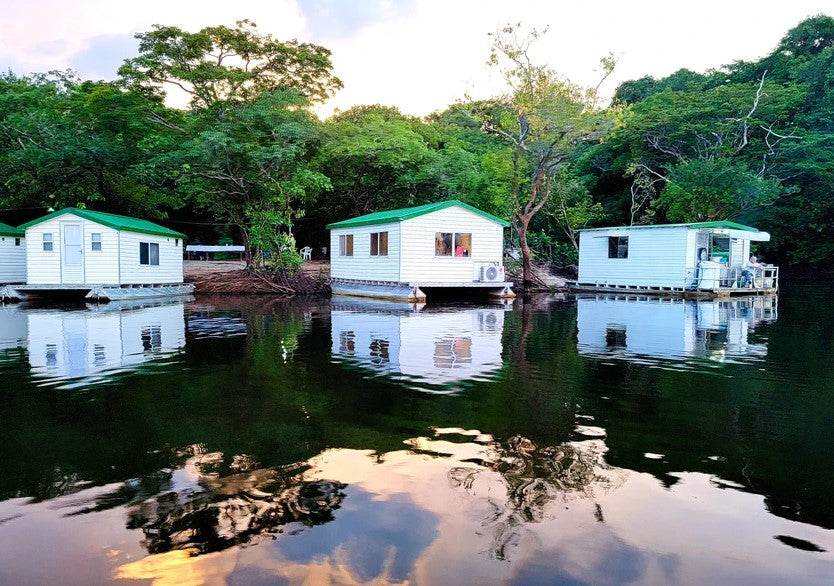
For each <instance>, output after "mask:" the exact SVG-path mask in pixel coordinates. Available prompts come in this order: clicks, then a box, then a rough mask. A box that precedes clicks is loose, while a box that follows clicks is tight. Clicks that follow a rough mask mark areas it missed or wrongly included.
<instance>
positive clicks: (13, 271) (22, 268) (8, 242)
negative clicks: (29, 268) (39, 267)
mask: <svg viewBox="0 0 834 586" xmlns="http://www.w3.org/2000/svg"><path fill="white" fill-rule="evenodd" d="M17 242H19V244H15V237H14V236H0V285H3V284H9V283H25V282H26V241H25V239H24V238H19V239H17Z"/></svg>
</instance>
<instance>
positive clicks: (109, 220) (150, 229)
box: [18, 208, 187, 240]
mask: <svg viewBox="0 0 834 586" xmlns="http://www.w3.org/2000/svg"><path fill="white" fill-rule="evenodd" d="M64 214H73V215H76V216H80V217H82V218H84V219H85V220H90V221H91V222H96V223H97V224H101V225H102V226H107V227H108V228H112V229H114V230H119V231H122V232H135V233H137V234H149V235H151V236H167V237H171V238H181V239H183V240H185V239H186V238H187V236H186V235H185V234H183V233H181V232H177V231H176V230H171V229H170V228H166V227H164V226H160V225H159V224H154V223H153V222H150V221H148V220H143V219H141V218H133V217H130V216H120V215H118V214H109V213H107V212H97V211H94V210H82V209H79V208H63V209H60V210H56V211H54V212H52V213H50V214H47V215H45V216H43V217H40V218H37V219H35V220H32V221H31V222H26V223H25V224H22V225H21V226H19V227H18V228H19V229H20V230H27V229H28V228H31V227H33V226H37V225H38V224H42V223H44V222H48V221H49V220H51V219H53V218H57V217H58V216H62V215H64ZM118 220H127V221H128V222H142V223H143V224H147V226H130V225H129V224H128V225H125V224H123V223H119V221H118Z"/></svg>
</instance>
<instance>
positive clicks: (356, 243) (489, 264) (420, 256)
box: [327, 200, 514, 302]
mask: <svg viewBox="0 0 834 586" xmlns="http://www.w3.org/2000/svg"><path fill="white" fill-rule="evenodd" d="M507 226H509V223H508V222H506V221H504V220H502V219H500V218H497V217H495V216H493V215H491V214H488V213H486V212H484V211H481V210H479V209H477V208H474V207H472V206H470V205H467V204H465V203H463V202H460V201H457V200H452V201H444V202H440V203H432V204H427V205H422V206H417V207H411V208H403V209H398V210H389V211H385V212H377V213H373V214H367V215H365V216H359V217H357V218H351V219H349V220H344V221H341V222H336V223H335V224H330V225H328V226H327V228H328V229H329V230H330V250H331V258H330V277H331V288H332V290H333V292H334V293H337V294H342V295H353V296H360V297H377V298H385V299H394V300H400V301H408V302H423V301H425V300H426V295H427V293H430V292H431V291H433V290H435V289H468V290H470V291H471V292H472V293H476V292H478V291H481V292H483V293H486V294H488V295H489V296H490V297H493V298H507V297H514V294H513V291H512V284H511V283H509V282H507V281H506V279H505V277H504V265H503V250H504V228H506V227H507Z"/></svg>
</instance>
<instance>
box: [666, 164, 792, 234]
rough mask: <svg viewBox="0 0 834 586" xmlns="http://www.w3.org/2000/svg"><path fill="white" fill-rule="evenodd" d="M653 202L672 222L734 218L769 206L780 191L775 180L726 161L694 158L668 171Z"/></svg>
mask: <svg viewBox="0 0 834 586" xmlns="http://www.w3.org/2000/svg"><path fill="white" fill-rule="evenodd" d="M666 179H667V181H668V183H667V184H666V187H665V188H664V189H663V192H662V193H661V194H660V198H659V199H658V200H657V201H656V202H655V203H656V204H657V206H658V207H661V208H663V209H665V212H666V217H667V218H668V219H669V220H670V221H672V222H697V221H708V220H723V219H728V218H729V219H736V218H738V217H739V216H740V215H741V214H743V213H744V212H750V211H752V210H758V209H759V208H761V207H762V206H768V205H771V204H772V203H773V202H774V201H776V198H777V197H778V196H779V195H780V194H781V193H782V192H783V191H784V189H783V187H782V185H781V183H780V181H779V180H778V179H762V178H761V177H756V176H755V175H753V174H751V173H750V172H749V171H748V170H746V169H745V168H744V167H743V166H741V165H739V164H738V163H733V162H731V161H729V160H728V159H723V158H722V159H704V160H702V159H694V160H692V161H687V162H685V163H682V164H680V165H677V166H676V167H674V168H672V169H671V170H670V172H669V173H668V175H667V176H666Z"/></svg>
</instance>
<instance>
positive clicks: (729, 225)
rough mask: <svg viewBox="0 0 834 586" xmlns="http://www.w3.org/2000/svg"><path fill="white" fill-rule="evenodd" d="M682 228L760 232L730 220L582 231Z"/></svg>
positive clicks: (585, 230)
mask: <svg viewBox="0 0 834 586" xmlns="http://www.w3.org/2000/svg"><path fill="white" fill-rule="evenodd" d="M680 227H687V228H695V229H700V228H717V229H719V230H743V231H745V232H760V230H758V229H757V228H753V227H751V226H745V225H744V224H738V223H736V222H730V221H728V220H722V221H718V222H690V223H688V224H651V225H646V226H609V227H607V228H585V229H584V230H580V231H581V232H595V231H598V230H638V229H650V228H680Z"/></svg>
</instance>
